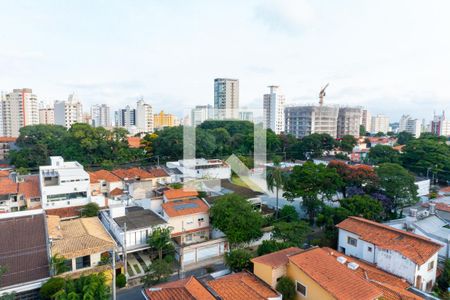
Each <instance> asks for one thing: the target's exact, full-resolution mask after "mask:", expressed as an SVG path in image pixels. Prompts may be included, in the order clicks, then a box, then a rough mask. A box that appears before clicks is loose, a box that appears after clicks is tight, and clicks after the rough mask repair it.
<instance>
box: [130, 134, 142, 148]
mask: <svg viewBox="0 0 450 300" xmlns="http://www.w3.org/2000/svg"><path fill="white" fill-rule="evenodd" d="M128 146H129V147H130V148H139V147H141V138H140V137H137V136H129V137H128Z"/></svg>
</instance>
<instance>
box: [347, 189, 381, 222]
mask: <svg viewBox="0 0 450 300" xmlns="http://www.w3.org/2000/svg"><path fill="white" fill-rule="evenodd" d="M340 204H341V207H342V208H345V209H346V210H348V212H349V213H350V215H351V216H362V217H364V218H366V219H369V220H374V221H379V220H381V216H382V213H383V205H382V204H381V202H380V201H378V200H375V199H373V198H372V197H370V196H366V195H364V196H353V197H351V198H347V199H343V200H341V201H340Z"/></svg>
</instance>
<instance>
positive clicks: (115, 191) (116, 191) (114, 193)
mask: <svg viewBox="0 0 450 300" xmlns="http://www.w3.org/2000/svg"><path fill="white" fill-rule="evenodd" d="M109 194H110V195H111V196H120V195H122V194H123V190H122V189H120V188H115V189H113V190H112V191H111V192H110V193H109Z"/></svg>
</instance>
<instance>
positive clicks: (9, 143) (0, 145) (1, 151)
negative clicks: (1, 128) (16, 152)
mask: <svg viewBox="0 0 450 300" xmlns="http://www.w3.org/2000/svg"><path fill="white" fill-rule="evenodd" d="M16 140H17V138H15V137H9V136H1V137H0V161H4V160H6V159H7V158H8V154H9V151H10V150H11V149H15V148H16Z"/></svg>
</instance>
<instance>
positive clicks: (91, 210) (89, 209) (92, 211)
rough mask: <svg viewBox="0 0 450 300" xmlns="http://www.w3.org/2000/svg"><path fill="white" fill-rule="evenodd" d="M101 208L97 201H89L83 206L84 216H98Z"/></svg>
mask: <svg viewBox="0 0 450 300" xmlns="http://www.w3.org/2000/svg"><path fill="white" fill-rule="evenodd" d="M99 209H100V207H99V206H98V204H97V203H95V202H91V203H88V204H86V205H85V206H84V207H83V210H82V216H83V217H84V218H87V217H96V216H97V215H98V211H99Z"/></svg>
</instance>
